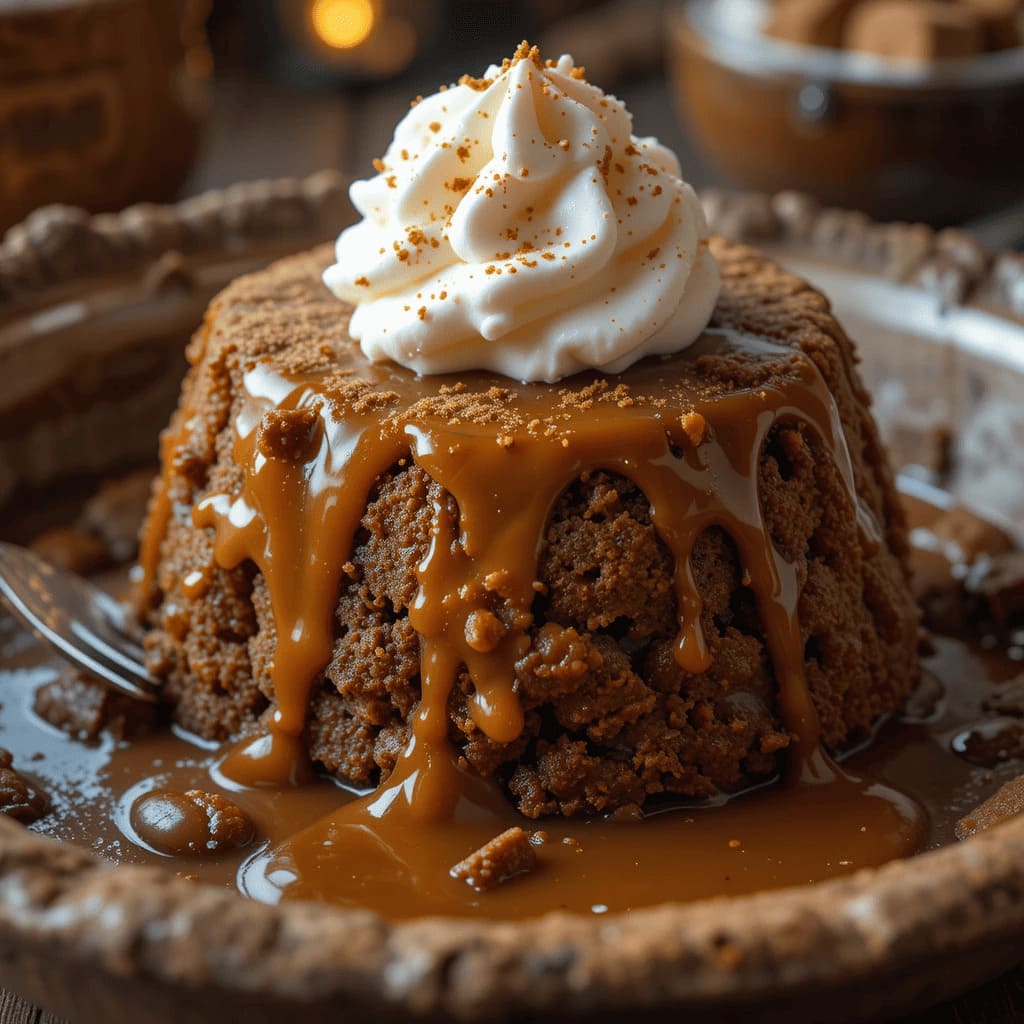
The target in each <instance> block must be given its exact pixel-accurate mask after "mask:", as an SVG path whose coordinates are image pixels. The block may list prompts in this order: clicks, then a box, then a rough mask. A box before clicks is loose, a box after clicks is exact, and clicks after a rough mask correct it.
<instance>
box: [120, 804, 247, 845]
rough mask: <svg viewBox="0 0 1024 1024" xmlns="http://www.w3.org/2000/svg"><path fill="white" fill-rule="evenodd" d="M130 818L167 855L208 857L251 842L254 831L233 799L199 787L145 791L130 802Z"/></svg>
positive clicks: (150, 842) (146, 841) (141, 836)
mask: <svg viewBox="0 0 1024 1024" xmlns="http://www.w3.org/2000/svg"><path fill="white" fill-rule="evenodd" d="M130 820H131V824H132V827H133V828H134V829H135V831H136V833H137V834H138V836H139V837H140V838H141V839H142V840H143V841H144V842H145V843H146V844H148V845H149V846H151V847H153V849H155V850H158V851H159V852H161V853H164V854H167V855H170V856H182V857H187V856H193V857H207V856H212V855H215V854H219V853H223V852H225V851H228V850H235V849H239V848H241V847H243V846H247V845H248V844H249V843H250V842H252V840H253V837H254V835H255V831H256V830H255V826H254V824H253V822H252V819H251V818H250V817H249V815H248V814H246V813H245V811H243V810H242V809H241V808H240V807H238V806H237V805H236V804H235V803H233V802H232V801H231V800H229V799H228V798H227V797H225V796H223V795H222V794H220V793H208V792H206V791H204V790H200V789H190V790H188V791H187V792H185V793H180V792H176V791H173V790H154V791H152V792H149V793H145V794H143V795H142V796H140V797H139V798H138V799H137V800H136V801H135V803H134V804H133V805H132V808H131V812H130Z"/></svg>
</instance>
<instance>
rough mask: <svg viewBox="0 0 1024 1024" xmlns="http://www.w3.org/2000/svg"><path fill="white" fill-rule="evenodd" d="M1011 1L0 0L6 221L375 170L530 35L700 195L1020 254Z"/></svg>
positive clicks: (1, 186)
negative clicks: (671, 155) (947, 234)
mask: <svg viewBox="0 0 1024 1024" xmlns="http://www.w3.org/2000/svg"><path fill="white" fill-rule="evenodd" d="M1021 8H1022V3H1021V0H689V2H684V0H671V2H665V0H520V2H515V3H511V2H510V3H497V2H485V0H47V2H46V3H43V4H40V3H38V2H35V0H0V228H3V227H7V226H9V225H10V224H12V223H14V222H15V221H17V220H18V219H20V218H21V217H23V216H24V215H25V214H26V213H27V212H28V211H30V210H31V209H33V208H34V207H36V206H39V205H42V204H43V203H46V202H52V201H61V202H68V203H73V204H76V205H81V206H84V207H86V208H88V209H91V210H103V209H116V208H119V207H122V206H124V205H127V204H128V203H132V202H136V201H139V200H167V199H171V198H174V197H177V196H182V195H191V194H195V193H198V192H201V191H203V190H206V189H209V188H219V187H223V186H225V185H228V184H231V183H233V182H236V181H240V180H246V179H253V178H265V177H279V176H292V175H304V174H307V173H309V172H312V171H315V170H319V169H322V168H333V169H336V170H339V171H341V172H342V173H343V174H345V175H346V176H352V177H361V176H367V175H369V174H370V173H371V160H372V158H373V157H375V156H378V155H380V154H382V153H383V152H384V150H385V148H386V146H387V143H388V141H389V140H390V137H391V133H392V130H393V127H394V124H395V122H396V121H397V120H398V119H399V118H400V117H401V116H402V114H403V112H404V111H405V110H406V109H408V104H409V101H410V99H412V98H413V97H415V96H416V95H418V94H421V93H422V94H426V93H430V92H433V91H435V90H436V89H437V87H438V85H439V84H441V83H442V82H448V81H453V80H454V79H456V78H457V77H458V76H459V75H461V74H462V73H464V72H471V73H477V74H478V73H480V72H482V71H483V70H484V68H486V67H487V65H488V64H490V63H492V62H494V61H497V60H500V59H501V58H502V57H503V56H507V55H509V54H510V53H511V52H512V50H513V49H514V48H515V46H516V44H517V43H518V42H519V40H521V39H523V38H529V39H530V41H531V42H536V43H538V44H539V45H540V46H541V48H542V52H544V53H545V54H546V55H549V56H550V55H554V56H557V55H558V54H559V53H561V52H565V51H571V52H572V53H573V55H574V57H575V58H576V60H577V62H578V63H582V64H584V65H585V66H586V67H587V70H588V76H589V77H590V79H591V80H592V81H594V82H595V83H597V84H599V85H600V86H601V87H602V88H604V89H606V90H607V91H611V92H614V93H615V94H617V95H618V96H619V97H620V98H622V99H624V100H625V101H626V103H627V105H628V107H629V108H630V109H631V111H632V112H633V115H634V118H635V125H636V128H637V131H638V133H639V134H645V135H646V134H652V135H657V136H658V137H659V138H660V139H661V140H662V141H663V142H665V143H666V144H668V145H669V146H671V147H673V148H674V149H675V150H676V151H677V153H678V154H679V157H680V161H681V163H682V166H683V171H684V175H685V177H686V178H687V180H688V181H690V182H691V183H692V184H694V185H695V186H697V187H698V188H702V187H707V186H712V185H713V186H726V187H732V188H749V189H757V190H762V191H769V192H773V191H777V190H779V189H782V188H797V189H800V190H803V191H807V192H810V193H812V194H814V195H816V196H817V198H819V199H821V200H822V201H824V202H826V203H830V204H835V205H841V206H846V207H849V208H855V209H861V210H865V211H867V212H868V213H870V214H872V215H874V216H877V217H881V218H884V219H899V220H911V221H914V220H922V221H925V222H929V223H932V224H935V225H939V226H942V225H949V224H960V225H963V224H968V225H970V226H971V227H972V229H975V230H977V231H978V232H979V233H980V234H981V236H982V238H983V239H984V240H985V241H988V242H989V243H990V244H991V245H994V246H996V247H1006V246H1009V245H1014V244H1019V243H1020V242H1021V240H1022V239H1024V174H1022V173H1021V170H1020V169H1021V168H1022V167H1024V131H1022V130H1021V126H1022V125H1024V46H1022V43H1024V34H1022V33H1021V31H1020V26H1021V17H1022V14H1021ZM879 11H881V13H882V14H884V17H882V18H881V21H879ZM954 15H955V16H954ZM869 16H870V17H869ZM871 17H873V18H874V21H871ZM858 19H859V20H858ZM901 19H902V20H901ZM865 21H866V22H867V23H868V24H867V29H866V30H865V29H864V26H863V24H861V23H862V22H865ZM840 22H841V23H842V25H843V26H844V27H843V29H842V31H841V32H839V30H838V29H837V26H838V25H839V24H840Z"/></svg>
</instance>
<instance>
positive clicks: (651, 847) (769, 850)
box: [0, 507, 1024, 920]
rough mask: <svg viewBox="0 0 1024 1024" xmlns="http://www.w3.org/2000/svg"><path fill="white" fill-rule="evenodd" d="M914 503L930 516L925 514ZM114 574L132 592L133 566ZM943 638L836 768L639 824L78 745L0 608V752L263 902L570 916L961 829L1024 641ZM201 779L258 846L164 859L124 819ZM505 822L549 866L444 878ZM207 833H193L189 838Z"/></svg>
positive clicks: (103, 823)
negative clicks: (286, 778) (980, 747)
mask: <svg viewBox="0 0 1024 1024" xmlns="http://www.w3.org/2000/svg"><path fill="white" fill-rule="evenodd" d="M912 512H913V515H914V516H916V517H917V519H918V521H919V525H920V522H921V518H922V516H926V515H927V514H928V510H927V509H923V508H922V507H917V508H916V509H914V510H912ZM932 561H933V560H932ZM932 569H933V576H936V577H937V575H938V573H937V570H936V567H935V566H934V565H933V566H932ZM115 582H116V585H117V587H118V588H120V587H122V586H123V584H124V582H125V581H124V577H123V575H122V576H121V577H120V578H118V579H117V580H116V581H115ZM931 643H932V647H933V650H932V653H930V654H928V655H927V656H926V657H925V658H924V659H923V667H924V671H925V679H924V682H923V684H922V687H921V689H920V691H919V692H918V693H917V694H915V696H914V697H913V698H912V700H911V701H910V702H909V703H908V706H907V708H906V709H905V710H904V711H903V712H902V713H901V714H900V715H898V716H895V717H894V718H893V719H891V720H890V721H888V722H886V723H884V724H883V725H882V726H881V727H880V729H879V731H878V733H877V734H876V736H875V737H874V738H873V739H872V741H871V742H870V744H868V745H866V746H865V747H864V749H862V750H860V751H857V752H854V753H852V754H851V755H850V756H848V757H846V758H844V760H843V764H842V773H841V774H839V773H837V774H836V775H835V776H834V777H833V778H832V779H830V780H826V781H824V782H821V783H819V784H808V783H807V782H806V781H805V782H804V784H802V785H785V784H779V783H774V784H767V785H764V786H761V787H759V788H758V789H756V790H752V791H749V792H747V793H744V794H741V795H738V796H734V797H731V798H728V799H725V798H723V799H721V800H719V801H715V802H711V803H703V804H700V805H689V806H688V805H686V804H685V803H683V802H680V801H675V802H666V803H665V804H664V805H662V806H661V807H653V808H651V813H649V814H648V815H647V817H646V818H645V819H644V820H643V821H642V822H616V821H607V820H572V819H570V820H566V819H552V820H542V821H537V822H527V821H526V820H525V819H522V818H520V817H518V816H517V815H516V814H515V812H514V811H513V810H512V809H511V808H510V806H509V805H508V804H507V802H506V801H505V800H504V798H503V797H502V796H501V794H500V793H499V792H498V791H497V790H496V789H494V788H492V787H491V786H490V785H489V784H488V783H486V782H484V781H483V780H480V779H479V778H475V777H467V778H466V780H465V781H466V788H465V789H464V790H463V793H464V794H468V795H464V796H463V798H462V799H461V800H460V802H459V804H458V805H457V806H456V807H455V808H454V812H453V815H452V817H451V819H450V820H449V821H448V822H442V823H436V824H434V825H433V826H431V827H429V828H424V827H423V825H422V823H421V822H418V821H416V820H415V819H414V818H413V816H412V815H411V814H410V813H409V810H408V805H405V806H404V807H403V805H402V804H401V803H398V804H397V805H396V807H397V808H398V812H397V813H387V814H385V813H382V812H383V811H384V809H385V808H384V807H383V806H381V804H382V802H383V800H384V797H385V796H386V793H387V791H386V790H385V793H383V794H377V795H376V796H372V795H371V796H369V797H368V796H367V795H366V794H362V793H354V792H350V791H348V790H345V789H343V788H341V787H339V786H338V785H336V784H334V783H332V782H329V781H327V780H324V779H318V780H315V781H314V782H312V783H310V784H309V785H307V786H304V787H302V788H299V789H293V788H290V787H276V788H275V787H270V786H267V787H252V788H245V787H239V786H238V785H237V784H234V783H231V782H230V781H229V780H227V779H224V778H223V777H222V776H221V775H220V773H219V771H218V764H219V763H220V762H221V760H222V759H223V757H224V756H225V753H226V751H225V750H224V749H223V748H216V747H212V746H211V745H209V744H200V743H198V742H197V741H195V740H194V739H192V738H190V737H188V736H187V735H185V734H183V733H180V732H178V731H170V730H159V731H157V732H155V733H154V734H152V735H150V736H147V737H144V738H142V739H138V740H135V741H133V742H131V743H125V742H115V741H113V740H111V739H105V740H103V741H102V742H101V743H100V744H98V745H95V746H89V745H85V744H82V743H78V742H75V741H73V740H71V739H69V738H68V737H67V736H65V735H64V734H62V733H59V732H58V731H57V730H55V729H53V728H52V727H50V726H48V725H47V724H45V723H43V722H42V721H41V720H40V719H38V718H37V717H36V716H35V715H34V713H33V712H32V711H31V707H32V697H33V691H34V689H35V688H36V687H38V686H42V685H45V684H46V683H48V682H49V681H50V680H51V679H52V678H53V677H54V676H55V675H56V673H57V672H58V671H59V670H60V667H61V663H60V661H59V659H58V658H57V657H56V656H55V655H54V654H53V652H52V651H50V650H49V649H47V648H46V647H44V646H43V645H41V644H40V643H39V642H38V641H36V640H34V639H33V638H32V637H31V636H30V635H29V634H27V633H25V632H24V631H23V630H22V629H21V628H20V627H19V626H17V625H16V624H15V623H14V621H13V620H12V619H10V618H7V617H4V616H0V746H2V747H5V748H7V749H9V750H11V751H12V753H13V754H14V759H15V765H16V766H17V767H18V769H19V770H20V771H23V772H24V773H25V774H26V775H27V776H29V778H30V779H32V780H33V781H35V782H38V784H39V786H40V788H41V789H43V790H44V791H45V792H46V793H47V795H48V797H49V798H50V803H51V808H52V809H51V811H50V813H49V814H48V815H47V816H46V817H44V818H43V819H41V820H40V821H39V822H38V823H37V824H36V825H34V826H33V828H34V829H35V830H36V831H39V832H41V833H43V834H46V835H49V836H53V837H55V838H58V839H61V840H64V841H69V842H74V843H78V844H81V845H83V846H86V847H88V848H91V849H93V850H95V851H96V852H97V853H99V854H100V855H102V856H104V857H106V858H108V859H110V860H113V861H116V862H118V863H124V864H151V865H158V866H161V867H163V868H164V869H169V870H172V871H175V872H177V873H178V874H179V875H182V876H185V877H188V878H192V879H195V880H197V881H201V882H206V883H209V884H214V885H221V886H225V887H230V888H235V887H236V886H237V887H238V888H239V889H240V890H241V891H242V892H244V893H246V894H247V895H249V896H250V897H252V898H256V899H260V900H264V901H267V902H276V901H278V900H280V899H283V898H284V899H294V898H305V899H317V900H329V901H332V902H336V903H339V904H342V905H348V906H354V907H364V908H368V909H373V910H377V911H379V912H380V913H382V914H384V915H386V916H388V917H390V918H393V919H400V918H409V917H416V916H422V915H425V914H445V915H452V916H486V917H492V918H497V919H508V920H516V919H522V918H527V917H533V916H537V915H539V914H543V913H545V912H547V911H551V910H558V909H563V910H568V911H572V912H580V913H590V914H596V915H602V914H605V913H616V912H624V911H628V910H630V909H636V908H640V907H644V906H652V905H656V904H660V903H665V902H679V901H687V900H697V899H706V898H711V897H715V896H729V895H740V894H744V893H749V892H754V891H759V890H766V889H773V888H779V887H782V886H788V885H801V884H806V883H811V882H817V881H821V880H824V879H827V878H831V877H835V876H837V875H842V874H846V873H850V872H853V871H855V870H858V869H860V868H863V867H869V866H872V865H877V864H880V863H882V862H884V861H886V860H889V859H891V858H893V857H902V856H908V855H911V854H913V853H914V852H917V851H919V850H925V849H933V848H935V847H938V846H941V845H944V844H947V843H950V842H953V841H954V825H955V823H956V821H957V820H958V819H959V818H961V817H963V816H964V815H966V814H968V813H969V812H970V811H971V810H972V809H973V808H974V807H976V806H977V805H978V804H979V803H980V802H981V801H982V800H984V799H985V798H987V797H988V796H990V795H991V794H992V793H993V792H994V791H995V790H996V789H997V788H998V787H999V785H1000V784H1001V783H1003V782H1004V781H1006V780H1008V779H1010V778H1012V777H1015V776H1016V775H1018V774H1019V773H1020V772H1021V770H1022V769H1024V762H1022V761H1020V760H1019V759H1017V758H1015V757H1010V758H1007V759H1005V760H1001V761H999V762H997V763H995V764H990V765H986V766H981V765H978V764H975V763H973V762H972V761H971V760H970V759H968V758H966V757H964V756H962V755H961V754H958V753H956V752H955V748H956V742H955V741H956V738H957V737H959V736H961V735H962V734H963V732H964V731H965V730H966V729H969V728H974V727H976V726H978V725H979V724H984V723H986V722H988V721H990V720H991V719H992V715H993V712H990V711H986V710H985V703H986V698H988V697H990V696H991V695H992V693H993V687H994V686H996V685H997V684H999V683H1001V682H1004V681H1005V680H1007V679H1009V678H1011V677H1012V676H1014V675H1016V674H1018V673H1019V672H1020V668H1021V661H1022V658H1024V649H1022V648H1021V647H1020V646H1019V641H1018V645H1017V646H1013V645H1012V644H1011V645H1010V647H1009V648H1007V647H1006V645H1005V643H999V642H996V641H995V639H994V638H992V637H984V636H980V635H971V634H970V633H969V632H967V631H965V633H964V635H963V636H960V637H951V636H934V635H933V636H932V638H931ZM872 780H875V781H872ZM192 789H201V790H208V791H213V792H221V793H224V794H225V795H226V796H227V797H228V798H229V799H230V800H231V801H233V802H234V803H235V804H237V805H238V806H239V807H240V808H241V809H242V810H243V811H244V812H245V813H246V814H247V815H248V817H249V818H250V819H251V820H252V822H253V825H254V830H255V839H254V841H253V843H252V845H251V846H249V847H247V848H245V849H237V850H236V849H228V850H222V851H218V852H216V853H214V854H210V855H207V856H203V857H196V856H195V855H194V853H193V852H192V851H189V853H188V854H185V855H178V856H169V855H167V854H161V853H160V852H158V850H157V849H156V848H155V847H154V844H153V842H152V840H153V838H155V837H154V836H152V835H151V836H149V837H148V839H147V837H146V836H145V835H140V833H139V831H138V829H137V827H136V826H135V825H133V823H132V820H131V819H132V814H131V812H132V809H133V808H136V807H137V806H138V805H139V801H140V798H142V797H144V796H146V795H147V794H160V793H172V794H175V793H176V794H183V793H185V792H187V791H189V790H192ZM919 808H923V811H924V814H923V815H922V814H921V812H920V810H919ZM511 823H515V824H519V825H520V826H522V827H524V828H526V829H528V830H539V831H540V832H542V833H544V836H543V838H544V841H543V842H542V843H539V844H538V845H537V847H536V850H537V857H538V862H539V866H538V869H537V870H536V871H534V872H531V873H529V874H526V875H522V876H520V877H517V878H515V879H512V880H511V881H508V882H506V883H504V884H502V885H501V886H499V887H498V888H496V889H493V890H491V891H489V892H486V893H478V892H476V891H474V890H473V889H472V888H470V886H468V885H467V884H466V883H465V882H463V881H459V880H457V879H454V878H452V877H451V876H450V875H449V870H450V868H451V867H452V866H453V865H454V864H456V863H457V862H458V861H459V860H461V859H462V858H463V857H465V856H466V855H467V854H469V853H471V852H472V851H473V850H474V849H476V848H478V847H479V846H480V845H482V843H483V842H485V841H487V840H489V839H491V838H492V837H493V836H494V835H495V834H497V833H498V832H499V831H501V830H502V829H504V828H505V827H507V826H508V824H511ZM198 835H199V833H198V831H197V832H196V833H194V834H192V833H191V832H189V831H188V830H186V834H185V846H187V845H188V841H189V840H190V839H191V841H192V842H193V843H194V842H195V841H196V837H197V836H198ZM179 838H180V836H179ZM536 838H538V839H539V838H541V837H540V836H537V837H536ZM328 844H330V845H328Z"/></svg>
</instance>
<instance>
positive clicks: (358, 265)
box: [324, 44, 719, 381]
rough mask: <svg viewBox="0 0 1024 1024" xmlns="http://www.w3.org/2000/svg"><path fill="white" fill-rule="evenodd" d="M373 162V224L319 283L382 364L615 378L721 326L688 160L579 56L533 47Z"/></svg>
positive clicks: (351, 234) (430, 114)
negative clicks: (594, 79)
mask: <svg viewBox="0 0 1024 1024" xmlns="http://www.w3.org/2000/svg"><path fill="white" fill-rule="evenodd" d="M376 167H377V170H378V171H379V173H378V174H377V176H376V177H374V178H370V179H369V180H367V181H358V182H356V183H355V184H354V185H353V186H352V191H351V195H352V202H353V203H354V205H355V207H356V209H357V210H358V211H359V212H360V213H361V214H362V215H363V220H362V221H360V222H359V223H357V224H355V225H354V226H352V227H350V228H348V229H347V230H345V231H344V232H343V233H342V234H341V236H340V237H339V238H338V242H337V246H336V253H337V255H336V258H337V262H336V263H335V264H334V265H333V266H331V267H330V268H328V270H327V271H326V272H325V274H324V281H325V282H326V284H327V285H328V287H329V288H330V289H331V290H332V291H333V292H334V294H335V295H337V296H338V297H339V298H341V299H344V300H345V301H347V302H350V303H352V304H353V305H354V306H355V307H356V308H355V311H354V313H353V315H352V319H351V323H350V331H351V334H352V337H353V338H355V339H356V340H357V341H359V342H360V343H361V345H362V349H363V351H364V353H365V354H366V356H367V357H368V358H369V359H371V360H373V361H375V362H377V361H383V360H388V359H390V360H394V361H395V362H397V363H401V364H402V365H404V366H406V367H408V368H409V369H411V370H414V371H415V372H417V373H420V374H436V373H450V372H457V371H462V370H470V369H480V370H493V371H497V372H498V373H501V374H504V375H506V376H508V377H514V378H516V379H518V380H522V381H555V380H560V379H561V378H563V377H567V376H569V375H570V374H573V373H577V372H579V371H581V370H587V369H598V370H601V371H604V372H608V373H618V372H621V371H622V370H624V369H625V368H626V367H627V366H629V365H630V364H631V363H634V362H636V361H637V360H638V359H642V358H643V357H644V356H649V355H654V354H664V353H669V352H676V351H679V350H680V349H682V348H684V347H686V346H687V345H689V344H690V343H691V342H693V341H694V340H695V339H696V338H697V337H698V335H699V334H700V333H701V331H702V330H703V329H704V327H705V326H706V324H707V322H708V320H709V318H710V316H711V312H712V310H713V308H714V305H715V301H716V299H717V297H718V289H719V278H718V271H717V267H716V265H715V262H714V259H713V257H712V256H711V255H710V253H709V251H708V246H707V225H706V223H705V220H704V214H703V212H702V210H701V206H700V203H699V201H698V199H697V196H696V195H695V193H694V191H693V189H692V188H690V186H689V185H687V184H685V183H684V182H683V181H682V180H681V179H680V171H679V164H678V161H677V160H676V158H675V155H674V154H673V153H672V152H671V151H670V150H668V149H666V148H665V147H664V146H661V145H660V144H659V143H658V142H657V141H656V140H654V139H637V138H634V136H633V134H632V117H631V116H630V114H629V113H628V112H627V110H626V109H625V107H624V105H623V104H622V103H620V102H619V101H618V100H617V99H615V98H614V97H613V96H606V95H605V94H604V93H603V92H602V91H601V90H600V89H598V88H596V87H595V86H593V85H590V84H589V83H588V82H586V81H585V80H584V78H583V75H582V72H581V70H580V69H577V68H575V67H574V66H573V61H572V58H571V57H568V56H563V57H562V58H561V59H560V60H558V61H557V62H551V61H549V62H547V63H543V62H541V60H540V58H539V55H538V53H537V51H536V50H530V49H528V48H527V47H526V46H525V44H524V45H523V46H521V47H520V48H519V50H518V51H517V53H516V56H515V57H514V58H513V59H512V60H509V61H505V62H504V64H503V65H502V66H501V67H492V68H490V69H489V70H488V72H487V74H486V76H485V77H484V78H483V79H468V78H463V79H462V80H461V81H460V83H459V84H458V85H455V86H452V87H450V88H448V89H442V90H441V91H440V92H439V93H437V94H436V95H434V96H431V97H429V98H428V99H425V100H422V101H420V102H418V103H417V104H416V105H415V106H414V107H413V109H412V110H411V111H410V112H409V114H407V115H406V117H405V118H404V119H403V120H402V121H401V123H400V124H399V125H398V127H397V129H396V130H395V136H394V140H393V141H392V143H391V146H390V147H389V149H388V151H387V154H386V155H385V157H384V159H383V160H382V161H377V162H376Z"/></svg>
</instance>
